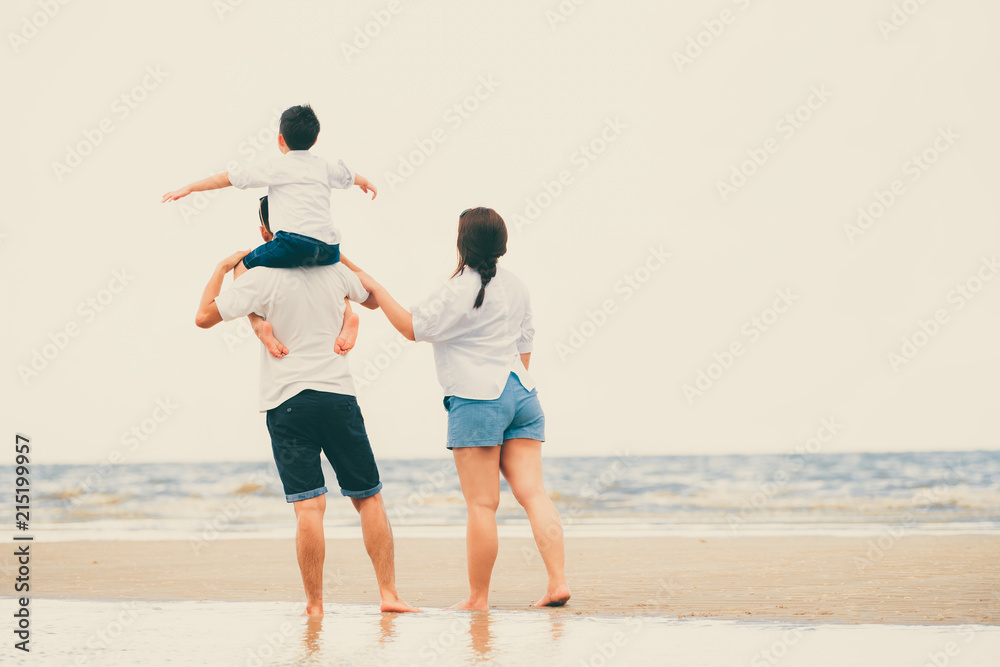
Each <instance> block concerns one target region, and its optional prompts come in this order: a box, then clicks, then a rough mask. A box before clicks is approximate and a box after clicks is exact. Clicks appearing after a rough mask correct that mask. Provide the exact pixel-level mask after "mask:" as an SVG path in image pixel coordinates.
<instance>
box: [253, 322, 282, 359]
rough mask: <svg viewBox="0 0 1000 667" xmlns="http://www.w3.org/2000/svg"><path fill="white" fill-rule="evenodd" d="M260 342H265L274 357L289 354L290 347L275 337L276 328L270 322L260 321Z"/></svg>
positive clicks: (279, 357)
mask: <svg viewBox="0 0 1000 667" xmlns="http://www.w3.org/2000/svg"><path fill="white" fill-rule="evenodd" d="M258 337H259V338H260V342H261V343H263V344H264V347H266V348H267V351H268V352H270V353H271V356H272V357H276V358H278V359H281V358H282V357H283V356H285V355H286V354H288V348H287V347H285V346H284V345H282V344H281V341H280V340H278V339H277V338H275V337H274V328H273V327H272V326H271V323H270V322H261V323H260V333H259V334H258Z"/></svg>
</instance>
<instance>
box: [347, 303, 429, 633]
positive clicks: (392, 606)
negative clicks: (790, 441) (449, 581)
mask: <svg viewBox="0 0 1000 667" xmlns="http://www.w3.org/2000/svg"><path fill="white" fill-rule="evenodd" d="M355 317H357V315H355ZM379 609H381V610H382V611H391V612H395V613H397V614H405V613H407V612H416V611H421V610H420V609H417V608H416V607H411V606H410V605H408V604H406V603H405V602H403V601H402V600H400V599H399V598H396V599H395V600H382V604H381V606H380V607H379Z"/></svg>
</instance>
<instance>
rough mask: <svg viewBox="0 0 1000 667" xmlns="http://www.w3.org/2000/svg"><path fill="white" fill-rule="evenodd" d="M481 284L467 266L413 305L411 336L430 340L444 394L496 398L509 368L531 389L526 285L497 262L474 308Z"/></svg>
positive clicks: (530, 332)
mask: <svg viewBox="0 0 1000 667" xmlns="http://www.w3.org/2000/svg"><path fill="white" fill-rule="evenodd" d="M480 287H482V278H481V277H480V275H479V272H477V271H476V270H475V269H472V268H469V267H465V270H464V271H463V272H462V273H460V274H459V275H457V276H455V277H454V278H452V279H451V280H449V281H448V282H447V283H446V284H445V285H444V287H442V288H441V290H440V291H439V292H438V293H437V294H433V295H431V296H430V297H428V298H427V299H425V300H424V302H423V303H421V304H420V305H417V306H414V307H413V308H412V309H411V312H412V313H413V336H414V338H415V339H416V340H418V341H429V342H430V343H432V344H433V346H434V363H435V366H436V367H437V375H438V380H439V381H440V382H441V387H442V388H443V389H444V393H445V395H446V396H459V397H461V398H472V399H479V400H492V399H494V398H499V397H500V395H501V394H502V393H503V390H504V387H505V386H506V385H507V378H508V377H509V376H510V374H511V373H512V372H513V373H514V374H515V375H517V377H518V379H520V380H521V384H522V385H523V386H524V388H525V389H527V390H528V391H531V390H532V389H534V387H535V383H534V380H532V378H531V375H530V374H529V373H528V371H527V369H526V368H525V367H524V364H522V363H521V356H520V355H521V354H522V353H527V352H531V349H532V341H533V340H534V337H535V327H534V325H533V324H532V322H531V302H530V301H529V299H528V288H527V287H526V286H525V284H524V283H523V282H521V280H520V279H519V278H518V277H517V276H515V275H514V274H513V273H511V272H510V271H507V270H506V269H503V268H500V267H498V268H497V274H496V276H494V277H493V279H492V280H491V281H490V283H489V285H487V286H486V294H485V295H484V297H483V304H482V305H481V306H480V307H479V308H473V305H475V303H476V296H477V295H478V294H479V288H480ZM279 340H280V338H279Z"/></svg>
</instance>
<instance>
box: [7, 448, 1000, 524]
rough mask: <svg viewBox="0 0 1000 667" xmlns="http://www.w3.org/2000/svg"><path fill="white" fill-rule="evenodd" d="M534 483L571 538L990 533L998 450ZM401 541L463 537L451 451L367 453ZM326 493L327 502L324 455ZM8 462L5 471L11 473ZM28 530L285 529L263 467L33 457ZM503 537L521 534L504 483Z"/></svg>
mask: <svg viewBox="0 0 1000 667" xmlns="http://www.w3.org/2000/svg"><path fill="white" fill-rule="evenodd" d="M544 466H545V482H546V488H547V490H548V492H549V494H550V495H551V496H552V498H553V499H554V501H555V504H556V506H557V507H558V509H559V511H560V514H561V516H562V519H563V523H564V525H565V530H566V535H567V536H568V537H572V536H574V535H576V536H595V535H596V536H615V535H632V536H706V535H711V536H727V535H728V536H740V535H784V534H796V535H803V534H813V535H842V536H863V535H872V534H879V533H881V532H883V531H885V530H887V529H892V528H894V527H896V528H899V527H902V528H905V530H906V531H907V534H922V533H923V534H997V533H998V532H1000V452H992V451H970V452H921V453H855V454H809V453H806V452H804V453H802V454H796V455H790V456H782V455H730V456H631V455H629V454H628V452H625V451H623V452H618V453H617V455H615V456H611V457H586V458H550V459H546V460H545V462H544ZM379 468H380V471H381V476H382V482H383V484H384V489H383V498H384V501H385V504H386V509H387V511H388V513H389V518H390V521H391V522H392V525H393V529H394V531H395V533H396V535H398V536H425V537H435V536H455V537H461V536H463V535H464V524H465V506H464V503H463V501H462V495H461V491H460V488H459V483H458V476H457V474H456V473H455V467H454V463H453V461H452V460H451V458H450V457H447V458H446V457H442V458H441V459H419V460H383V461H380V462H379ZM324 471H325V475H326V479H327V486H328V487H331V495H330V499H331V501H335V500H336V498H337V497H339V492H338V487H337V486H336V482H335V479H336V478H335V476H334V475H333V471H332V470H331V469H330V468H329V467H328V464H327V463H326V462H325V461H324ZM11 472H12V471H11ZM31 480H32V484H33V493H32V530H33V531H34V532H35V534H36V535H37V536H38V539H40V540H45V541H65V540H164V539H170V540H193V541H199V540H203V541H211V540H217V539H236V538H240V539H246V538H274V537H291V536H292V535H294V528H295V527H294V521H292V519H291V516H292V510H291V508H290V507H288V506H287V505H286V503H285V502H284V498H283V492H282V489H281V483H280V481H279V480H278V476H277V471H276V470H275V467H274V464H273V463H272V462H267V463H263V462H258V463H253V462H238V463H237V462H216V463H148V464H118V465H114V464H111V463H103V464H95V465H37V466H33V467H32V469H31ZM501 489H502V493H501V503H500V509H499V511H498V515H497V520H498V523H499V524H500V530H501V534H502V535H510V536H530V530H529V527H528V524H527V520H526V518H525V515H524V512H523V510H521V508H520V507H519V506H518V505H517V503H516V502H515V501H514V499H513V497H512V496H511V494H510V492H509V490H507V488H506V485H504V486H502V487H501ZM325 525H326V529H327V535H328V537H330V538H337V537H356V536H357V535H358V532H357V531H358V529H357V526H358V518H357V514H356V513H355V511H354V509H353V507H352V506H351V504H350V503H349V502H347V501H346V500H344V501H343V502H329V503H328V505H327V514H326V520H325Z"/></svg>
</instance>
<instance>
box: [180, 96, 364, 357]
mask: <svg viewBox="0 0 1000 667" xmlns="http://www.w3.org/2000/svg"><path fill="white" fill-rule="evenodd" d="M318 135H319V119H318V118H317V117H316V114H315V112H314V111H313V110H312V107H310V106H309V105H308V104H307V105H304V106H294V107H291V108H289V109H286V110H285V111H284V113H282V114H281V120H280V122H279V125H278V149H279V150H280V151H281V153H282V157H278V158H274V159H272V160H270V161H268V162H266V163H264V164H262V165H257V166H250V167H240V168H237V169H235V170H233V171H229V172H222V173H220V174H216V175H215V176H210V177H209V178H206V179H203V180H200V181H197V182H195V183H191V184H190V185H187V186H185V187H183V188H181V189H180V190H174V191H173V192H168V193H167V194H165V195H163V199H162V201H161V203H162V202H168V201H176V200H178V199H180V198H181V197H186V196H187V195H189V194H191V193H192V192H201V191H204V190H216V189H219V188H224V187H228V186H230V185H232V186H234V187H237V188H239V189H241V190H242V189H246V188H259V187H265V186H266V187H267V200H263V199H262V201H261V205H262V207H263V206H267V207H268V209H269V211H268V213H269V215H268V218H269V219H270V220H271V221H273V223H272V224H273V225H274V228H275V234H274V238H273V239H272V240H271V241H268V242H267V243H265V244H264V245H262V246H260V247H258V248H256V249H255V250H253V251H252V252H251V253H250V254H249V255H247V256H246V257H244V258H243V261H242V262H241V263H240V264H237V265H236V269H235V270H234V272H233V276H234V277H235V278H238V277H240V276H241V275H242V274H243V272H244V271H246V270H247V269H252V268H253V267H255V266H269V267H273V268H292V267H298V266H324V265H327V264H336V263H337V262H343V263H344V265H345V266H346V267H347V268H349V269H351V270H352V271H357V270H358V267H356V266H355V265H354V264H353V263H351V261H350V260H348V259H347V258H346V257H343V256H341V254H340V230H339V229H337V228H336V227H335V226H334V225H333V221H332V218H331V214H330V192H331V190H332V189H334V188H337V189H347V188H349V187H351V185H357V186H358V187H359V188H361V189H362V190H363V191H364V192H365V193H368V192H370V193H371V195H372V199H375V195H377V194H378V189H377V188H376V187H375V186H374V185H373V184H372V183H371V182H370V181H369V180H368V179H367V178H365V177H364V176H362V175H361V174H357V173H354V172H352V171H351V170H350V169H348V167H347V165H345V164H344V162H343V161H342V160H340V161H338V162H337V164H332V163H330V162H328V161H326V160H324V159H323V158H321V157H318V156H316V155H313V154H312V153H310V152H309V149H310V148H312V146H313V144H315V143H316V137H317V136H318ZM262 213H263V211H262ZM249 319H250V322H251V324H252V325H253V329H254V331H255V332H256V333H257V336H258V338H260V341H261V342H262V343H263V344H264V345H265V346H266V347H267V349H268V351H269V352H270V353H271V354H272V355H274V356H275V357H283V356H285V355H286V354H288V350H287V349H286V348H285V346H284V345H282V344H281V343H280V342H278V340H277V339H276V338H275V337H274V334H273V332H272V331H271V326H270V325H269V324H268V323H266V322H264V321H263V319H262V318H261V317H260V316H259V315H257V314H251V315H250V316H249ZM357 335H358V316H357V315H356V314H355V313H354V312H353V311H352V310H351V306H350V303H348V304H347V310H346V312H345V314H344V327H343V329H342V330H341V332H340V336H338V337H337V340H336V342H335V344H334V351H335V352H336V353H337V354H346V353H347V352H348V350H350V349H351V348H353V347H354V343H355V341H356V340H357Z"/></svg>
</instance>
